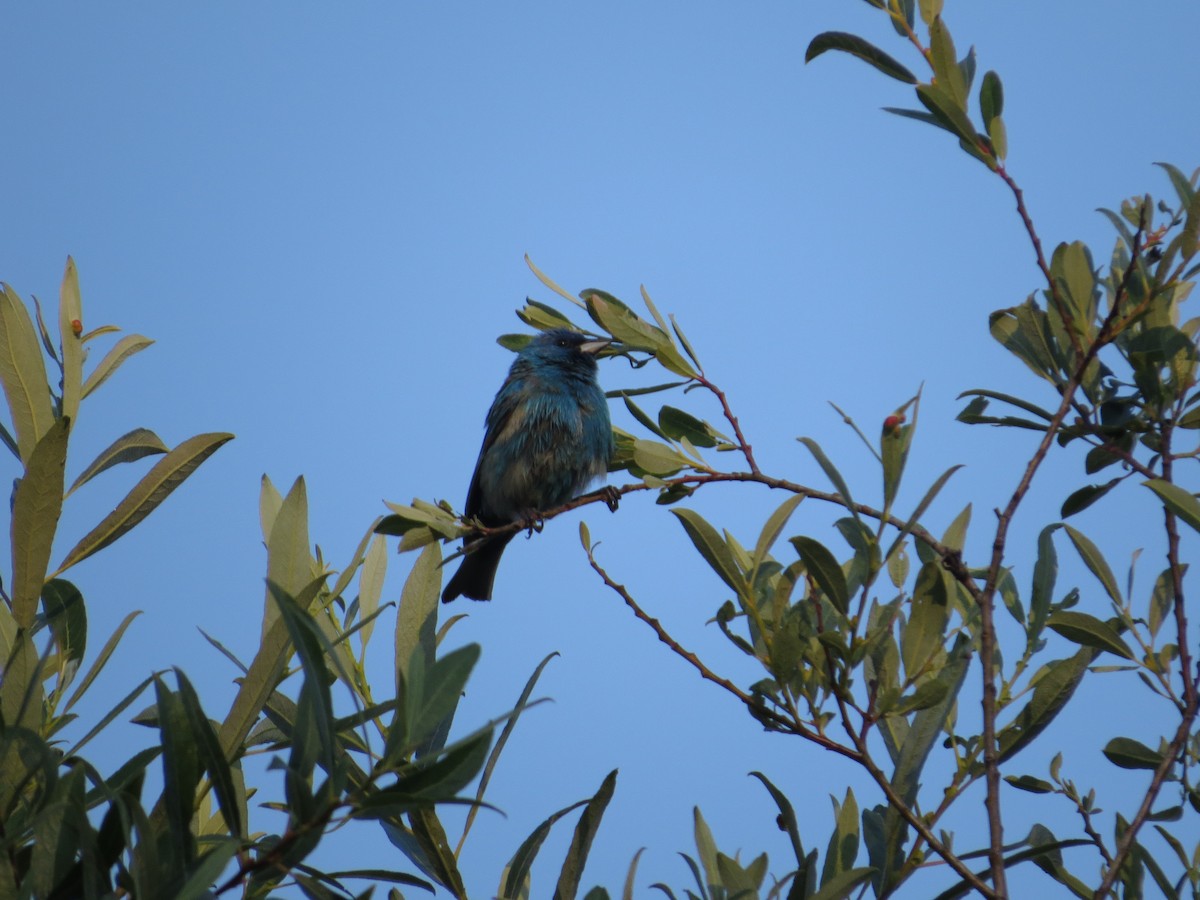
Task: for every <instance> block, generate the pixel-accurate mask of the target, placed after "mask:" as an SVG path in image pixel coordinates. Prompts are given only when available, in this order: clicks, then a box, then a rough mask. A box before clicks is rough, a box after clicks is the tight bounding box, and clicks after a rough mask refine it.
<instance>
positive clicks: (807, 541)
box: [789, 536, 850, 615]
mask: <svg viewBox="0 0 1200 900" xmlns="http://www.w3.org/2000/svg"><path fill="white" fill-rule="evenodd" d="M789 540H790V541H791V544H792V546H793V547H795V548H796V552H797V553H798V554H800V558H801V559H802V560H803V561H804V568H805V570H806V571H807V572H808V574H809V575H811V576H812V578H813V580H814V581H815V582H816V583H817V586H818V587H819V588H820V589H821V592H822V593H823V594H825V596H826V597H828V598H829V602H830V603H832V604H833V606H834V608H835V609H837V611H838V612H840V613H842V614H843V615H845V614H846V613H847V612H848V610H849V608H850V591H849V589H848V588H847V587H846V576H845V573H844V572H843V571H842V567H841V566H840V565H839V564H838V561H837V558H836V557H835V556H834V555H833V554H832V553H831V552H830V551H829V550H828V549H827V548H826V547H825V546H824V545H823V544H821V543H820V542H819V541H816V540H814V539H813V538H810V537H803V536H797V537H794V538H789Z"/></svg>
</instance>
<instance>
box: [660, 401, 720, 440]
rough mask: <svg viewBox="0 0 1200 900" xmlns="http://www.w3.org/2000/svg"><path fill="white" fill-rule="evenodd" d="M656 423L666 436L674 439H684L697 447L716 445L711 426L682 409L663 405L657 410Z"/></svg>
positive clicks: (715, 437)
mask: <svg viewBox="0 0 1200 900" xmlns="http://www.w3.org/2000/svg"><path fill="white" fill-rule="evenodd" d="M658 424H659V427H660V428H662V430H663V431H664V432H665V433H666V435H667V437H669V438H672V439H674V440H677V441H678V440H684V439H686V440H689V441H691V442H692V444H694V445H695V446H697V447H715V446H717V436H716V434H715V433H714V431H713V428H712V426H711V425H709V424H708V423H707V422H703V421H701V420H700V419H697V418H696V417H695V416H693V415H692V414H691V413H687V412H684V411H683V410H682V409H676V408H675V407H673V406H664V407H663V408H662V409H660V410H659V411H658Z"/></svg>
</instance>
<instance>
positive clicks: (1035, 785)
mask: <svg viewBox="0 0 1200 900" xmlns="http://www.w3.org/2000/svg"><path fill="white" fill-rule="evenodd" d="M1004 780H1005V781H1007V782H1008V783H1009V784H1011V785H1012V786H1013V787H1015V788H1016V789H1017V790H1020V791H1028V792H1029V793H1031V794H1050V793H1053V792H1054V785H1052V784H1051V783H1050V782H1048V781H1044V780H1042V779H1041V778H1034V777H1033V776H1032V775H1005V776H1004Z"/></svg>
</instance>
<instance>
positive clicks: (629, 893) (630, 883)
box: [584, 847, 646, 900]
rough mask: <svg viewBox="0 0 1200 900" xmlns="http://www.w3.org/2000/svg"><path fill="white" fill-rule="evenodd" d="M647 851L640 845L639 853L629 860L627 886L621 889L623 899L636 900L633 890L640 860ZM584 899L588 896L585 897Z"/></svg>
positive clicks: (626, 876) (626, 875) (626, 874)
mask: <svg viewBox="0 0 1200 900" xmlns="http://www.w3.org/2000/svg"><path fill="white" fill-rule="evenodd" d="M645 852H646V848H645V847H639V848H638V851H637V853H635V854H633V859H631V860H630V861H629V871H627V872H626V873H625V887H624V888H623V889H622V890H621V900H634V896H633V891H634V885H635V884H636V883H637V868H638V862H639V861H640V860H641V858H642V854H643V853H645ZM584 900H587V898H586V897H585V898H584Z"/></svg>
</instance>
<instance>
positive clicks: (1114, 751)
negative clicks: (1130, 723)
mask: <svg viewBox="0 0 1200 900" xmlns="http://www.w3.org/2000/svg"><path fill="white" fill-rule="evenodd" d="M1104 755H1105V756H1107V757H1108V761H1109V762H1111V763H1112V764H1113V765H1114V766H1120V767H1121V768H1122V769H1157V768H1158V767H1159V766H1160V765H1162V761H1163V755H1162V754H1161V753H1159V752H1158V751H1157V750H1151V749H1150V748H1149V747H1147V746H1146V745H1145V744H1143V743H1141V742H1140V741H1135V740H1134V739H1133V738H1126V737H1118V738H1113V739H1112V740H1111V741H1109V742H1108V743H1107V744H1105V745H1104Z"/></svg>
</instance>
